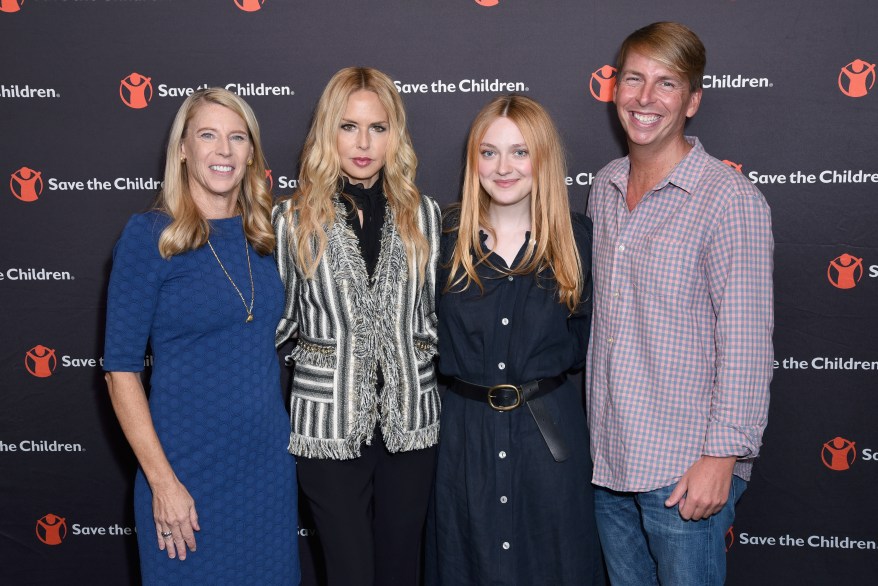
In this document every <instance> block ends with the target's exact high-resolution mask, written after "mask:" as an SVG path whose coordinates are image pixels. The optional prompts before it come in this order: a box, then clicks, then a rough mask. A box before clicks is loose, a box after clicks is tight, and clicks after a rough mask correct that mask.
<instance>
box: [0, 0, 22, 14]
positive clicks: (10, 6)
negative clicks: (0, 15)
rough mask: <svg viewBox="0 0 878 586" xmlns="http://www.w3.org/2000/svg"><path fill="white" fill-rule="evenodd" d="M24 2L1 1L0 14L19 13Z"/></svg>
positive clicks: (13, 0)
mask: <svg viewBox="0 0 878 586" xmlns="http://www.w3.org/2000/svg"><path fill="white" fill-rule="evenodd" d="M22 4H24V0H0V12H18V11H19V10H21V5H22Z"/></svg>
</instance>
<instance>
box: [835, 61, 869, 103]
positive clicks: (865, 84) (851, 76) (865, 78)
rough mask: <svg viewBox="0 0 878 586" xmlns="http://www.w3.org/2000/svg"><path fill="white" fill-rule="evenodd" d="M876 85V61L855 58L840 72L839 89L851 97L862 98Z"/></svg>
mask: <svg viewBox="0 0 878 586" xmlns="http://www.w3.org/2000/svg"><path fill="white" fill-rule="evenodd" d="M874 85H875V63H869V62H868V61H863V60H862V59H854V60H853V61H851V62H850V63H848V64H847V65H845V66H844V67H842V68H841V71H839V73H838V89H839V90H841V93H843V94H844V95H846V96H848V97H849V98H862V97H863V96H865V95H866V94H868V93H869V90H871V89H872V86H874Z"/></svg>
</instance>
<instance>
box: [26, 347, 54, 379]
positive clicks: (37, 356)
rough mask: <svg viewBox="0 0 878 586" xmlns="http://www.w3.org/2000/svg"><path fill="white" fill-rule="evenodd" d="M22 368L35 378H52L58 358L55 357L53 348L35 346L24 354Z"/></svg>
mask: <svg viewBox="0 0 878 586" xmlns="http://www.w3.org/2000/svg"><path fill="white" fill-rule="evenodd" d="M24 366H25V368H27V371H28V372H29V373H31V374H32V375H34V376H35V377H37V378H47V377H50V376H52V373H53V372H55V369H56V368H57V367H58V358H56V357H55V350H54V349H53V348H46V347H45V346H43V345H42V344H37V345H36V346H34V347H33V348H31V349H30V350H28V351H27V352H25V354H24Z"/></svg>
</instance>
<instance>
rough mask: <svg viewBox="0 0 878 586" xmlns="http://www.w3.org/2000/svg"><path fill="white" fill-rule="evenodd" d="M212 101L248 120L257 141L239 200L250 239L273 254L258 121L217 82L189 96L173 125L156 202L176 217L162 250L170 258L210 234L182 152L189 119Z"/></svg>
mask: <svg viewBox="0 0 878 586" xmlns="http://www.w3.org/2000/svg"><path fill="white" fill-rule="evenodd" d="M207 103H209V104H217V105H220V106H223V107H226V108H228V109H229V110H231V111H232V112H234V113H235V114H237V115H238V116H240V117H241V119H242V120H244V123H245V124H246V125H247V134H248V135H249V139H250V144H251V145H252V146H253V163H252V164H251V165H248V167H247V170H246V173H245V175H244V179H243V181H242V182H241V183H242V185H241V191H240V192H239V193H238V206H239V207H240V209H241V216H242V219H243V223H244V234H245V236H246V238H247V240H248V241H249V242H250V244H252V245H253V248H254V249H256V251H257V252H258V253H259V254H263V255H264V254H271V252H272V251H273V250H274V230H273V229H272V227H271V205H272V197H271V193H270V192H269V190H268V184H267V182H266V179H265V177H266V175H265V155H264V153H263V150H262V142H261V140H260V136H259V123H258V122H257V121H256V115H255V114H254V113H253V110H252V109H251V108H250V106H249V105H248V104H247V102H245V101H244V100H243V99H242V98H241V97H239V96H237V95H236V94H233V93H232V92H230V91H228V90H226V89H223V88H218V87H214V88H207V89H201V90H198V91H196V92H194V93H193V94H192V95H191V96H189V97H188V98H186V100H184V101H183V104H182V105H181V106H180V109H179V110H178V111H177V115H176V117H175V118H174V123H173V124H172V125H171V132H170V135H169V137H168V148H167V152H166V154H165V182H164V186H163V187H162V190H161V191H160V192H159V194H158V198H157V200H156V205H155V207H156V209H159V210H161V211H163V212H164V213H166V214H168V215H169V216H170V217H171V223H170V225H168V227H167V228H165V229H164V231H163V232H162V234H161V236H160V237H159V252H160V253H161V255H162V257H163V258H166V259H167V258H170V257H172V256H174V255H176V254H181V253H183V252H186V251H189V250H194V249H196V248H200V247H201V246H204V244H205V243H206V242H207V238H208V237H209V236H210V223H209V222H208V221H207V220H206V219H204V218H203V217H202V216H201V214H200V212H199V211H198V207H197V206H196V205H195V202H194V201H193V199H192V194H191V193H190V192H189V171H188V168H187V165H186V164H185V162H183V161H182V158H181V155H182V152H183V150H182V144H183V139H184V138H185V137H186V133H187V131H188V129H189V123H190V121H191V120H192V118H193V117H194V116H195V113H196V112H197V111H198V108H200V107H201V106H202V105H203V104H207Z"/></svg>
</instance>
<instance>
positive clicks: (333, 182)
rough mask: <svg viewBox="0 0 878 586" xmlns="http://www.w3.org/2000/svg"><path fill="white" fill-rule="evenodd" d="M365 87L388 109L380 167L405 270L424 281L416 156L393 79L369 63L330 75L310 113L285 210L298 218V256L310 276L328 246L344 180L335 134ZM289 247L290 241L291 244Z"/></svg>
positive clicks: (425, 249) (425, 246) (424, 242)
mask: <svg viewBox="0 0 878 586" xmlns="http://www.w3.org/2000/svg"><path fill="white" fill-rule="evenodd" d="M361 90H366V91H370V92H373V93H374V94H375V95H377V96H378V101H379V102H380V103H381V106H382V107H383V108H384V110H385V111H386V112H387V121H388V132H389V134H390V136H389V140H388V143H387V153H386V157H385V161H386V162H385V165H384V169H383V182H384V183H383V189H384V194H385V196H386V197H387V204H388V206H389V207H390V209H391V210H392V211H393V214H394V217H395V222H396V229H397V231H398V232H399V236H400V238H401V239H402V242H403V244H404V245H405V249H406V254H407V257H408V264H409V269H410V270H411V271H412V272H413V273H415V274H417V277H418V279H419V281H420V282H423V280H424V269H425V267H426V264H427V259H428V257H429V254H430V251H429V245H428V243H427V238H426V237H425V236H424V234H423V232H422V231H421V229H420V228H419V227H418V213H419V207H420V204H421V194H420V192H419V191H418V188H417V187H415V171H416V170H417V167H418V158H417V156H415V151H414V148H412V141H411V138H410V137H409V133H408V129H407V127H406V115H405V108H404V107H403V104H402V99H401V98H400V97H399V92H398V91H397V89H396V86H395V85H394V84H393V81H392V80H391V79H390V78H389V77H388V76H387V75H385V74H384V73H382V72H380V71H378V70H377V69H372V68H369V67H347V68H345V69H342V70H341V71H339V72H338V73H336V74H335V75H333V76H332V79H330V80H329V83H328V84H327V85H326V88H325V89H324V90H323V95H321V96H320V101H318V102H317V109H316V110H315V112H314V121H313V122H312V124H311V129H310V130H309V131H308V136H307V137H306V138H305V146H304V149H303V150H302V158H301V161H300V171H299V182H298V189H297V190H296V191H295V192H294V193H293V196H292V198H293V205H292V206H291V207H290V209H289V211H288V212H287V214H288V216H287V221H288V222H289V223H290V225H294V224H293V220H294V218H295V219H296V223H295V225H296V230H295V248H296V259H297V261H298V264H299V266H300V267H302V271H303V272H304V274H305V276H306V277H307V278H311V277H313V275H314V272H315V271H316V269H317V265H318V264H319V263H320V259H321V257H322V256H323V252H324V251H325V249H326V243H327V237H326V231H325V228H326V227H327V226H330V225H332V223H333V222H334V221H335V204H334V199H335V195H336V194H337V193H338V191H339V187H340V185H341V184H342V173H341V159H340V157H339V154H338V146H337V140H338V132H339V127H340V125H341V119H342V116H343V115H344V112H345V109H346V108H347V104H348V98H349V97H350V96H351V94H353V93H354V92H358V91H361ZM289 246H290V247H291V248H292V246H293V242H292V241H291V242H290V243H289Z"/></svg>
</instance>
